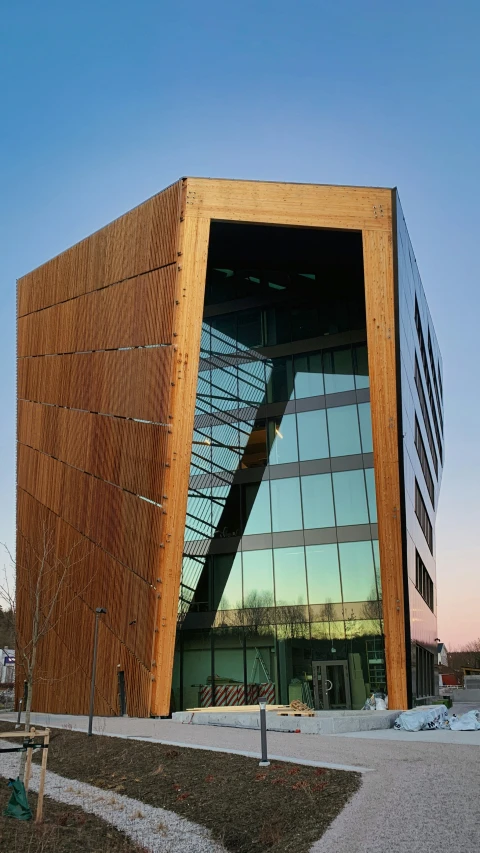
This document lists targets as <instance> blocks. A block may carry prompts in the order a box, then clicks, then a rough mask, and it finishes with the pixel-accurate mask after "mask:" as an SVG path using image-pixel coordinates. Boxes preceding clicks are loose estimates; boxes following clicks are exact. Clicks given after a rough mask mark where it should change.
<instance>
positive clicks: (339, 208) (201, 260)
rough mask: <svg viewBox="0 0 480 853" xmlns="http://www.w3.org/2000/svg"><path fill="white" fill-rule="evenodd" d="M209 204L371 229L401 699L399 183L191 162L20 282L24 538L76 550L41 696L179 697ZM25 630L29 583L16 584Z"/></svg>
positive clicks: (157, 707)
mask: <svg viewBox="0 0 480 853" xmlns="http://www.w3.org/2000/svg"><path fill="white" fill-rule="evenodd" d="M211 220H227V221H238V222H254V223H270V224H282V225H289V226H304V227H317V228H331V229H340V230H355V231H357V232H361V233H362V235H363V252H364V270H365V292H366V306H367V336H368V349H369V365H370V378H371V394H372V397H371V411H372V427H373V442H374V466H375V474H376V490H377V505H378V525H379V541H380V559H381V576H382V588H383V606H384V622H385V635H386V662H387V676H388V683H389V699H390V706H391V707H395V708H404V707H406V705H407V689H406V683H407V671H406V655H405V612H404V605H403V600H404V588H403V584H404V580H403V553H402V531H401V512H400V507H401V495H400V482H401V481H400V473H399V464H400V463H399V435H398V431H399V427H398V417H399V415H398V412H399V400H398V393H397V372H398V364H397V355H396V344H395V341H396V328H395V323H396V316H395V291H394V262H393V244H392V240H393V235H392V192H391V190H387V189H368V188H352V187H330V186H315V185H301V184H280V183H279V184H276V183H257V182H249V181H224V180H208V179H196V178H195V179H192V178H185V179H182V180H180V181H179V182H177V183H176V184H174V185H172V186H171V187H169V188H168V189H167V190H165V191H164V192H162V193H160V194H158V195H156V196H154V197H153V198H152V199H150V200H149V201H147V202H145V204H143V205H140V206H139V207H138V208H136V209H135V210H133V211H131V212H130V213H128V214H126V215H125V216H123V217H121V218H120V219H118V220H116V221H115V222H113V223H112V224H110V225H109V226H107V227H106V228H104V229H102V230H100V231H98V232H96V233H95V234H93V235H92V236H91V237H89V238H87V239H86V240H84V241H82V242H81V243H79V244H77V245H76V246H74V247H73V248H71V249H69V250H68V251H66V252H64V253H63V254H62V255H59V256H58V257H57V258H54V259H53V260H51V261H49V262H48V263H47V264H45V265H44V266H42V267H40V268H38V269H37V270H34V271H33V272H31V273H29V274H28V275H26V276H24V277H23V278H22V279H20V280H19V282H18V474H17V481H18V505H17V516H18V538H17V554H18V555H19V559H23V558H24V555H25V553H26V552H31V551H32V549H33V551H36V552H38V550H39V548H40V542H39V538H40V536H39V533H40V530H41V529H45V528H48V529H49V530H52V531H54V539H55V550H56V553H57V555H62V554H66V553H68V552H69V550H70V549H71V548H72V546H75V547H77V546H78V548H79V549H80V550H82V549H83V551H82V557H81V559H79V561H78V563H77V564H76V571H75V576H74V577H72V578H71V579H70V578H69V590H70V589H74V592H75V596H74V597H72V596H71V595H70V598H68V596H67V599H65V597H63V602H64V605H65V602H66V605H65V606H64V608H63V610H62V602H61V601H59V604H58V608H59V609H58V614H57V618H56V619H55V620H54V627H53V629H52V630H51V631H49V633H48V635H47V637H46V638H45V639H44V640H43V641H42V643H41V646H40V652H39V653H40V662H39V671H40V672H41V673H42V677H41V679H40V680H39V681H38V683H37V684H36V685H35V688H34V699H33V702H34V708H35V709H36V710H48V711H50V712H52V713H55V712H58V713H60V712H63V713H65V712H68V713H77V714H81V713H86V712H87V706H88V680H89V676H90V665H91V654H92V642H93V629H94V611H95V608H96V607H99V606H100V607H105V608H106V609H107V615H106V616H105V617H104V618H103V621H101V631H100V638H99V666H98V671H97V692H96V708H95V710H96V713H98V714H115V713H117V712H118V700H117V676H116V673H117V671H119V670H122V671H124V672H125V683H126V685H127V711H128V713H129V714H130V715H131V716H135V715H137V716H147V715H149V714H154V715H165V714H168V712H169V707H170V689H171V673H172V666H173V653H174V645H175V630H176V621H177V602H178V593H179V583H180V573H181V563H182V551H183V531H184V524H185V513H186V502H187V492H188V476H189V466H190V453H191V440H192V431H193V418H194V406H195V388H196V381H197V372H198V363H199V350H200V334H201V323H202V313H203V300H204V286H205V274H206V264H207V252H208V240H209V229H210V222H211ZM18 606H19V613H20V624H21V628H22V632H23V633H24V636H28V630H29V621H28V612H29V611H28V589H26V588H25V584H24V585H23V587H22V586H20V588H19V605H18Z"/></svg>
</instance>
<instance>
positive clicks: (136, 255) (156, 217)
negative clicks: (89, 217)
mask: <svg viewBox="0 0 480 853" xmlns="http://www.w3.org/2000/svg"><path fill="white" fill-rule="evenodd" d="M179 199H180V183H176V184H172V186H171V187H168V189H166V190H164V191H163V192H161V193H159V194H158V195H156V196H153V198H151V199H149V201H146V202H145V203H144V204H141V205H140V206H139V207H136V208H135V209H134V210H131V211H130V212H129V213H126V214H125V215H124V216H121V217H120V218H119V219H116V220H115V221H114V222H112V223H111V224H110V225H107V226H106V227H105V228H102V229H101V230H100V231H97V232H96V233H95V234H92V235H91V237H87V238H86V239H85V240H82V241H81V242H80V243H77V244H76V245H75V246H72V247H71V248H70V249H67V251H66V252H63V254H61V255H58V256H57V257H56V258H53V259H52V260H51V261H48V262H47V263H46V264H43V266H41V267H38V269H36V270H33V272H30V273H28V274H27V275H25V276H23V277H22V278H21V279H19V282H18V315H19V317H22V316H23V315H24V314H30V313H31V312H32V311H39V310H40V309H42V308H46V307H48V306H49V305H55V304H56V303H58V302H65V301H66V300H68V299H73V298H74V297H76V296H81V295H82V294H83V293H89V292H90V291H92V290H97V289H98V288H101V287H105V286H106V285H109V284H113V283H114V282H118V281H123V280H124V279H126V278H132V277H133V276H138V275H140V274H142V273H146V272H150V271H151V270H155V269H158V268H159V267H164V266H166V265H167V264H171V263H174V262H175V261H176V257H177V256H176V252H177V230H178V222H179V216H178V212H179Z"/></svg>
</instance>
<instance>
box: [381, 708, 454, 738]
mask: <svg viewBox="0 0 480 853" xmlns="http://www.w3.org/2000/svg"><path fill="white" fill-rule="evenodd" d="M447 716H448V711H447V709H446V707H445V705H424V706H423V707H419V708H413V709H412V710H411V711H403V712H402V713H401V714H400V715H399V716H398V717H397V719H396V720H395V723H394V726H393V727H394V728H395V729H403V730H404V731H406V732H423V731H426V730H427V729H439V728H443V725H444V723H445V720H446V719H447Z"/></svg>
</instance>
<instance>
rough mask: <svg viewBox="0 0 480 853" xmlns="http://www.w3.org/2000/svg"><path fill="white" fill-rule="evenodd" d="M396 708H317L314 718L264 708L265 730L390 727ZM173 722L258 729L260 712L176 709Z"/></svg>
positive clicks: (309, 731) (308, 731)
mask: <svg viewBox="0 0 480 853" xmlns="http://www.w3.org/2000/svg"><path fill="white" fill-rule="evenodd" d="M399 713H400V712H399V711H316V712H315V716H314V717H294V716H288V717H283V716H279V715H278V714H277V712H276V711H267V712H266V717H267V729H268V730H269V731H272V732H301V733H302V734H309V735H336V734H344V733H346V732H368V731H375V730H378V729H391V728H392V727H393V724H394V722H395V720H396V719H397V717H398V714H399ZM172 720H173V722H175V723H183V724H190V725H196V726H223V727H226V728H233V729H259V728H260V714H259V712H258V711H257V712H251V711H241V710H239V711H224V712H222V711H221V710H218V711H178V712H177V713H175V714H173V715H172Z"/></svg>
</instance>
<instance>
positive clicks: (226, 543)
mask: <svg viewBox="0 0 480 853" xmlns="http://www.w3.org/2000/svg"><path fill="white" fill-rule="evenodd" d="M327 233H328V232H327ZM333 234H335V232H333ZM340 236H341V238H342V239H341V240H340V239H339V238H340ZM356 236H357V235H343V234H342V235H336V237H334V236H333V235H332V233H330V235H329V239H326V238H325V232H319V231H314V230H313V229H312V230H309V231H307V232H306V235H305V230H303V229H283V228H266V227H264V226H243V225H226V224H222V225H220V224H219V225H218V226H217V227H215V224H213V225H212V235H211V244H210V253H209V263H208V270H207V289H206V300H205V313H204V321H203V327H202V340H201V354H200V368H199V375H198V385H197V395H196V408H195V429H194V435H193V441H192V457H191V468H190V485H189V497H188V507H187V519H186V528H185V543H184V560H183V571H182V580H181V593H180V601H179V616H178V631H177V649H176V658H175V673H174V682H173V706H174V709H176V710H179V709H185V708H191V707H201V706H209V705H234V704H255V703H256V702H257V701H258V696H259V693H264V694H265V695H266V696H267V698H268V699H269V701H270V702H272V703H273V702H275V703H288V702H290V701H291V700H292V699H297V698H298V699H302V700H303V701H306V702H308V704H309V705H311V706H312V707H313V705H314V704H315V703H316V704H317V706H318V707H353V708H360V707H362V705H363V704H364V702H365V699H366V697H367V696H368V695H369V694H370V692H372V691H375V690H386V679H385V663H384V650H383V623H382V606H381V588H380V565H379V556H378V542H377V526H376V525H377V515H376V502H375V476H374V470H373V453H372V434H371V420H370V398H369V380H368V358H367V347H366V342H365V341H366V334H365V316H364V311H365V309H364V294H363V271H362V260H361V258H362V256H361V241H360V242H359V241H356V240H349V239H347V238H350V237H356ZM222 237H223V239H221V238H222ZM340 247H341V248H343V255H341V257H342V258H343V261H342V263H341V264H340V273H339V271H338V269H336V265H335V260H336V259H337V265H338V250H339V248H340ZM299 258H300V260H299ZM345 259H346V260H345ZM266 265H268V268H267V269H266V268H265V267H266ZM326 270H327V271H328V270H329V271H330V272H329V275H328V276H327V273H326ZM335 272H336V273H337V279H338V278H339V280H337V282H336V283H337V286H339V285H341V286H342V287H341V288H340V293H337V292H336V293H335V294H332V293H331V292H330V291H329V286H330V284H331V282H330V279H332V278H333V279H335V275H334V273H335ZM342 290H343V295H342ZM317 662H324V664H322V665H324V666H325V667H326V668H325V669H324V670H321V667H315V666H312V664H315V663H317ZM340 662H344V663H345V664H346V668H345V671H346V672H347V679H348V687H346V686H345V685H343V684H342V683H340V682H339V679H340V681H342V679H343V678H344V676H343V672H344V668H343V667H339V666H336V664H337V663H340ZM321 671H323V682H324V683H323V685H322V684H320V685H318V684H317V688H318V687H319V688H320V689H317V691H316V690H315V684H314V679H315V677H317V678H320V676H316V675H315V672H318V673H320V672H321ZM330 684H331V685H332V687H329V685H330ZM315 697H317V698H316V699H315Z"/></svg>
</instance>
